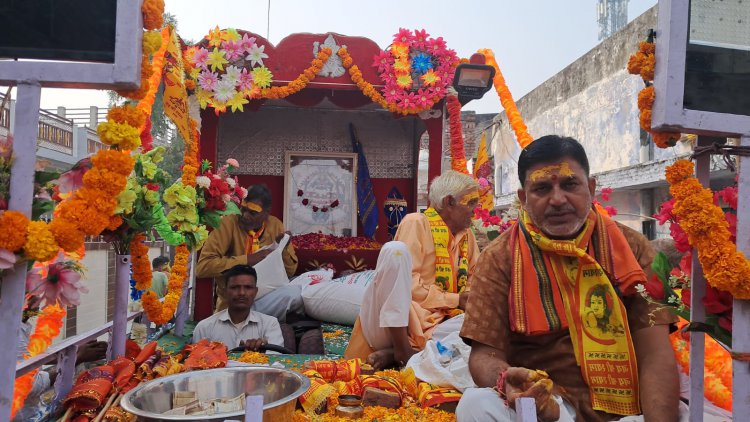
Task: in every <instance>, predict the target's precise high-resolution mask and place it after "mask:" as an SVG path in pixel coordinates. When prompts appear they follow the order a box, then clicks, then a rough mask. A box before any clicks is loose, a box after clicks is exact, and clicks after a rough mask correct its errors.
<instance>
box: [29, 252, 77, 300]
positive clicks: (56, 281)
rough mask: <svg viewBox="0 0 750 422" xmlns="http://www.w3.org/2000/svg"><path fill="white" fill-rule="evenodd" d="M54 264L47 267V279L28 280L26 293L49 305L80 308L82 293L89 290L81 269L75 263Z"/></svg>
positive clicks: (57, 262) (31, 278)
mask: <svg viewBox="0 0 750 422" xmlns="http://www.w3.org/2000/svg"><path fill="white" fill-rule="evenodd" d="M59 259H60V258H59V257H58V261H55V262H53V263H52V264H50V265H49V267H47V276H46V277H41V276H40V277H38V278H37V277H34V276H32V277H28V276H27V278H26V291H27V292H28V293H29V294H32V295H35V296H39V297H41V298H42V299H44V300H45V302H46V303H47V304H54V303H56V302H59V303H60V305H61V306H78V305H79V304H80V303H81V296H80V295H81V293H88V292H89V290H88V289H87V288H86V286H84V285H83V283H82V282H81V268H80V267H79V266H78V264H76V263H75V262H73V261H60V260H59Z"/></svg>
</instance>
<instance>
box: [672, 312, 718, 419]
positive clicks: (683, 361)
mask: <svg viewBox="0 0 750 422" xmlns="http://www.w3.org/2000/svg"><path fill="white" fill-rule="evenodd" d="M686 323H687V322H686V321H684V320H681V322H680V323H679V324H678V326H680V327H681V326H684V325H685V324H686ZM669 341H670V342H671V343H672V349H674V354H675V358H676V359H677V363H678V364H679V365H680V367H681V368H682V372H684V373H685V374H687V375H690V343H689V342H688V341H686V340H685V339H684V338H683V333H682V332H681V331H676V332H674V333H672V334H670V336H669ZM703 361H704V370H703V394H704V396H705V397H706V398H707V399H708V400H709V401H710V402H711V403H713V404H715V405H716V406H719V407H721V408H722V409H724V410H727V411H730V412H731V411H732V358H731V356H730V355H729V352H727V351H726V349H724V348H723V347H721V345H719V343H717V342H716V341H715V340H714V339H712V338H711V337H707V338H706V345H705V352H704V358H703Z"/></svg>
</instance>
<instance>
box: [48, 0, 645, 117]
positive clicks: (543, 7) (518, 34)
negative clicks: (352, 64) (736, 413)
mask: <svg viewBox="0 0 750 422" xmlns="http://www.w3.org/2000/svg"><path fill="white" fill-rule="evenodd" d="M654 4H656V0H630V1H629V7H628V21H632V20H633V19H634V18H635V17H637V16H638V15H640V14H641V13H643V12H645V11H646V10H647V9H649V8H650V7H651V6H653V5H654ZM596 5H597V1H596V0H565V1H562V0H515V1H509V0H495V1H487V0H485V1H479V0H462V1H460V2H458V1H446V0H433V1H431V2H427V1H419V2H416V1H406V0H401V1H395V0H381V1H377V2H376V1H351V0H325V1H320V0H318V1H298V0H296V1H292V0H271V11H270V32H269V35H270V36H269V40H270V41H271V42H272V43H273V44H274V45H276V44H278V43H279V41H280V40H281V39H282V38H284V37H285V36H287V35H289V34H292V33H295V32H312V33H323V32H337V33H341V34H345V35H356V36H364V37H367V38H370V39H372V40H374V41H375V42H376V43H377V44H378V45H379V46H380V47H381V48H385V47H386V46H388V44H390V42H391V41H392V36H393V34H395V33H396V32H397V31H398V29H399V28H400V27H404V28H409V29H426V30H427V32H428V33H430V34H431V35H433V36H441V37H443V39H445V40H446V42H447V43H448V46H449V47H450V48H452V49H454V50H456V53H458V55H459V56H460V57H468V56H470V55H471V54H472V53H474V52H476V50H477V49H479V48H491V49H492V50H494V52H495V56H496V58H497V61H498V63H499V65H500V69H501V70H502V72H503V75H504V76H505V79H506V81H507V83H508V86H509V88H510V90H511V92H512V93H513V96H514V98H516V99H518V98H520V97H522V96H523V95H524V94H526V93H527V92H529V91H530V90H532V89H533V88H534V87H536V86H537V85H539V84H540V83H542V82H544V81H545V80H546V79H548V78H550V77H551V76H553V75H554V74H555V73H557V72H558V71H560V70H561V69H563V68H565V67H566V66H567V65H568V64H570V63H571V62H573V61H574V60H575V59H577V58H578V57H580V56H582V55H583V54H584V53H586V52H587V51H589V50H590V49H591V48H593V47H594V46H595V45H596V44H597V43H598V40H597V34H598V25H597V21H596V19H597V14H596V7H597V6H596ZM166 10H167V11H168V12H169V13H172V14H174V15H176V17H177V21H178V31H179V33H180V35H181V36H182V37H183V38H185V39H192V40H197V39H199V38H201V37H202V36H204V35H205V34H206V33H207V32H208V30H209V29H211V28H213V27H214V26H216V25H219V26H220V27H223V28H230V27H233V28H237V29H244V30H248V31H251V32H255V33H258V34H260V35H262V36H265V35H266V30H267V24H266V23H267V12H268V1H267V0H250V1H241V0H200V1H198V0H166ZM644 36H645V34H644ZM634 48H635V46H634ZM362 65H369V63H366V64H365V63H363V64H362ZM106 102H107V100H106V95H105V94H104V92H103V91H89V92H76V93H75V95H71V92H69V91H68V90H47V89H45V90H43V92H42V107H43V108H54V107H56V106H67V107H88V106H89V105H97V106H105V105H106ZM500 107H501V106H500V101H499V100H498V99H497V96H496V94H495V92H494V90H493V91H490V92H488V93H487V94H486V95H485V98H483V99H482V100H479V101H473V102H471V103H469V104H468V105H467V106H466V107H465V108H464V109H465V110H476V111H477V112H479V113H496V112H499V111H500Z"/></svg>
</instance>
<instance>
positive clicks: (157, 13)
mask: <svg viewBox="0 0 750 422" xmlns="http://www.w3.org/2000/svg"><path fill="white" fill-rule="evenodd" d="M141 13H142V14H143V27H144V28H145V29H148V30H154V29H159V28H161V26H162V25H164V16H163V14H164V0H144V1H143V5H141Z"/></svg>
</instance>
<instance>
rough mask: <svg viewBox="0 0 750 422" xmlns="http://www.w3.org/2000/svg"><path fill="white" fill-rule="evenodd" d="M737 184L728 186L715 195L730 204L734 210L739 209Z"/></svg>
mask: <svg viewBox="0 0 750 422" xmlns="http://www.w3.org/2000/svg"><path fill="white" fill-rule="evenodd" d="M737 193H738V191H737V186H728V187H726V188H724V189H722V190H720V191H718V192H716V194H715V197H716V198H720V199H721V200H722V201H724V203H725V204H727V205H729V207H730V208H732V209H733V210H736V209H737Z"/></svg>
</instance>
